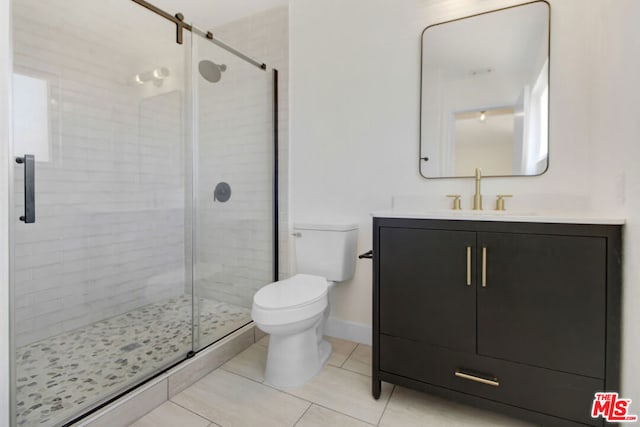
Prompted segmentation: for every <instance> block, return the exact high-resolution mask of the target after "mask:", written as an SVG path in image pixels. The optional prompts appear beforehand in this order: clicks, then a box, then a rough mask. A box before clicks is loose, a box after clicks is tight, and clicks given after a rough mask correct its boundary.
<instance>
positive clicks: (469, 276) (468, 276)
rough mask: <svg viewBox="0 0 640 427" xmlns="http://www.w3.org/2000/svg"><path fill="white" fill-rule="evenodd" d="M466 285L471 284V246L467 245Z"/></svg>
mask: <svg viewBox="0 0 640 427" xmlns="http://www.w3.org/2000/svg"><path fill="white" fill-rule="evenodd" d="M467 286H471V246H467Z"/></svg>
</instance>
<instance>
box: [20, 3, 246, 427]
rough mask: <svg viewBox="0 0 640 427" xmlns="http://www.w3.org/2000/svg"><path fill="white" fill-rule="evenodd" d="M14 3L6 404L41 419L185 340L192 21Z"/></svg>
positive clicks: (109, 6)
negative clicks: (10, 368) (178, 28)
mask: <svg viewBox="0 0 640 427" xmlns="http://www.w3.org/2000/svg"><path fill="white" fill-rule="evenodd" d="M13 14H14V15H13V40H14V100H15V105H14V111H15V113H16V114H15V118H14V127H15V130H16V132H15V137H14V141H13V153H14V155H15V156H16V157H24V156H25V155H33V156H34V157H35V162H34V165H35V167H34V169H35V174H34V179H35V194H34V196H35V222H34V223H24V222H21V221H20V220H19V217H20V216H25V213H24V212H25V208H26V206H25V190H26V191H27V192H28V193H29V192H30V188H29V186H26V187H27V188H25V181H24V177H25V167H27V166H28V167H29V169H28V170H30V169H31V167H30V164H31V163H30V162H29V161H27V162H23V163H22V164H18V163H13V174H14V180H13V185H14V188H13V201H12V205H13V214H12V215H13V219H12V230H11V234H12V242H11V254H12V272H11V276H12V293H13V304H12V311H13V318H14V323H13V331H14V349H13V350H14V354H15V358H14V360H13V365H14V372H15V384H14V393H12V395H13V396H14V402H13V407H14V411H15V420H16V425H17V426H36V425H38V426H52V425H60V424H62V423H64V422H67V421H68V420H70V419H72V418H74V417H75V416H77V415H79V414H80V413H82V412H84V411H86V410H88V409H90V408H92V407H95V406H96V405H97V404H99V403H101V402H104V401H106V400H107V399H109V398H110V397H113V396H115V395H118V394H119V393H121V392H123V391H125V390H127V389H129V388H131V387H132V386H133V385H135V384H137V383H140V382H141V381H143V380H145V379H147V378H149V377H150V376H152V375H154V374H155V373H157V372H158V371H159V370H161V369H164V368H166V367H168V366H170V365H171V364H173V363H175V362H177V361H179V360H182V359H184V358H185V357H186V355H187V353H188V352H189V351H191V350H192V304H193V302H192V297H191V295H192V285H191V284H192V282H191V265H192V260H191V243H190V240H189V239H190V235H191V234H190V233H191V232H190V228H189V227H190V221H191V219H190V218H191V217H192V213H191V212H190V211H189V209H187V208H185V206H190V203H185V200H190V199H191V194H192V190H191V180H192V178H191V177H192V170H191V167H192V161H191V147H189V144H190V143H189V139H188V138H185V137H184V134H185V130H186V126H185V125H186V124H189V125H190V123H188V121H187V120H185V111H186V108H185V105H186V100H187V99H189V96H187V95H188V94H186V93H185V88H186V86H187V85H186V84H185V81H186V78H187V77H188V74H187V70H188V67H187V65H188V63H189V62H188V61H189V60H190V51H189V50H190V49H189V46H190V39H189V38H190V33H188V32H185V33H184V37H185V44H184V45H182V46H181V45H178V44H176V43H175V26H174V25H172V24H170V23H169V22H167V21H165V20H163V19H159V18H158V16H156V15H154V14H152V13H150V12H149V11H148V10H146V9H144V8H142V7H140V6H138V5H136V4H135V3H133V2H130V1H103V2H93V1H92V2H87V1H81V0H47V1H42V0H15V1H13ZM223 60H224V61H228V63H229V65H230V66H231V62H230V61H229V60H228V59H227V58H224V59H223ZM233 66H234V67H237V65H236V64H234V65H233ZM227 103H229V102H227ZM27 160H29V158H27ZM203 166H204V167H207V166H208V165H203ZM26 175H27V180H29V179H30V174H26ZM225 179H228V180H230V181H232V182H234V179H235V178H233V179H232V177H229V178H227V177H225ZM238 185H240V182H239V181H238ZM239 194H242V192H240V191H239ZM234 196H235V194H234ZM209 201H210V200H209ZM216 206H217V205H216ZM228 206H231V205H230V204H228ZM185 230H189V231H188V232H186V231H185Z"/></svg>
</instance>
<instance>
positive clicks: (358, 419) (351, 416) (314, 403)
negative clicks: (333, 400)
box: [312, 402, 375, 426]
mask: <svg viewBox="0 0 640 427" xmlns="http://www.w3.org/2000/svg"><path fill="white" fill-rule="evenodd" d="M312 404H313V405H316V406H318V407H320V408H323V409H326V410H328V411H331V412H335V413H336V414H340V415H344V416H345V417H347V418H351V419H352V420H356V421H360V422H361V423H365V424H368V425H370V426H375V424H371V423H370V422H369V421H365V420H363V419H361V418H358V417H354V416H353V415H349V414H345V413H344V412H341V411H338V410H337V409H333V408H329V407H328V406H324V405H322V404H320V403H317V402H312Z"/></svg>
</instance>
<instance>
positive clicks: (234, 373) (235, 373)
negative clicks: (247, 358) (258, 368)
mask: <svg viewBox="0 0 640 427" xmlns="http://www.w3.org/2000/svg"><path fill="white" fill-rule="evenodd" d="M218 369H222V370H223V371H225V372H228V373H230V374H233V375H237V376H239V377H242V378H244V379H247V380H249V381H253V382H254V383H257V384H262V385H264V386H266V385H267V384H265V383H264V380H262V381H258V380H256V379H255V378H251V377H248V376H246V375H243V374H239V373H237V372H234V371H232V370H230V369H229V368H225V367H224V366H220V367H219V368H218ZM215 371H217V369H216V370H214V371H211V372H212V373H213V372H215ZM276 390H277V389H276Z"/></svg>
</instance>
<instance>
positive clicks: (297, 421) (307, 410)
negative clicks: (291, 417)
mask: <svg viewBox="0 0 640 427" xmlns="http://www.w3.org/2000/svg"><path fill="white" fill-rule="evenodd" d="M312 406H313V403H309V406H307V409H305V410H304V412H303V413H302V415H300V416H299V417H298V419H297V420H296V422H295V423H293V427H296V426H297V425H298V423H299V422H300V420H301V419H302V418H303V417H304V415H305V414H306V413H307V412H309V409H310V408H311V407H312Z"/></svg>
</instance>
